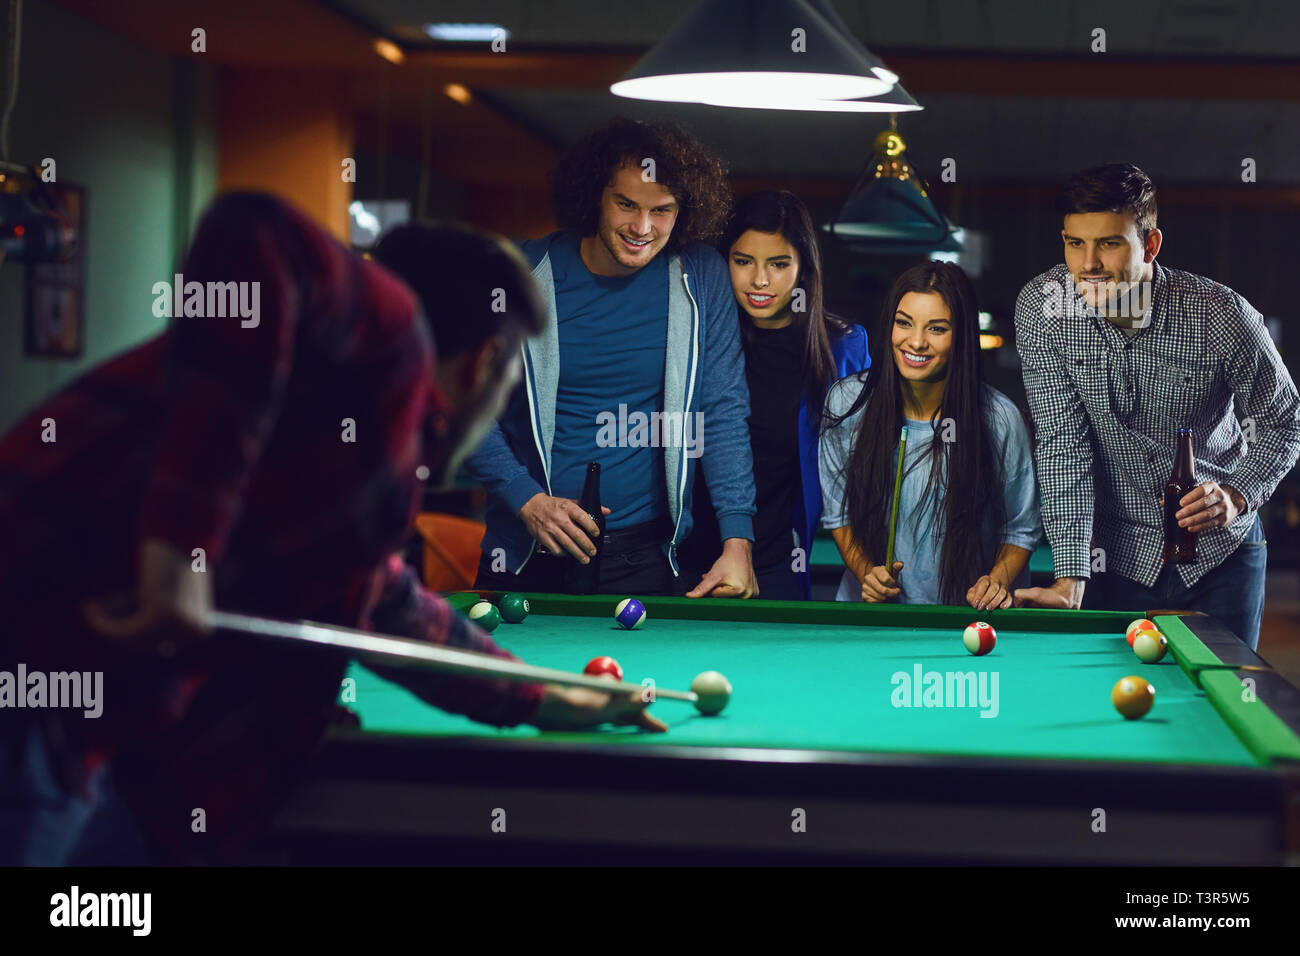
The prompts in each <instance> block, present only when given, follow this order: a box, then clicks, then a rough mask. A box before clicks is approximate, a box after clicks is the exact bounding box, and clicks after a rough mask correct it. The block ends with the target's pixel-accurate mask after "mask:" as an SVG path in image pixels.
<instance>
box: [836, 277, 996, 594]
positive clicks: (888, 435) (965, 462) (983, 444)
mask: <svg viewBox="0 0 1300 956" xmlns="http://www.w3.org/2000/svg"><path fill="white" fill-rule="evenodd" d="M909 292H922V293H927V292H933V293H938V294H939V295H940V296H942V297H943V300H944V302H945V303H946V304H947V306H948V310H949V314H950V316H951V318H952V329H953V342H952V351H951V353H950V354H949V360H948V377H947V379H946V381H945V382H944V388H943V401H942V403H941V405H940V407H939V409H937V410H936V411H935V413H934V416H933V417H932V418H931V419H930V425H931V426H932V427H933V428H934V439H933V440H932V441H931V444H930V447H929V449H927V451H926V453H925V455H924V456H923V457H922V458H919V459H917V460H916V464H915V465H914V466H913V467H920V466H922V465H923V463H924V462H925V461H926V460H927V459H928V460H929V464H930V475H929V479H928V481H927V482H926V487H925V492H924V494H923V496H922V501H923V502H930V501H932V500H933V498H934V496H935V495H937V494H940V493H942V494H943V507H942V509H941V510H940V512H939V514H941V515H942V517H943V521H944V527H943V528H942V529H933V533H934V534H936V535H937V534H939V533H942V535H943V544H942V546H941V551H940V559H939V593H940V595H941V598H942V600H943V601H944V603H945V604H963V603H965V595H966V591H967V589H968V588H969V587H970V586H971V585H973V584H974V583H975V582H976V581H977V580H978V579H979V578H980V576H981V575H983V574H985V573H987V571H988V569H989V568H990V567H992V564H993V558H994V556H995V555H996V553H997V543H996V542H995V543H994V544H993V546H992V548H990V544H989V542H990V537H991V535H992V534H997V535H1000V534H1001V532H1002V529H1003V528H1004V527H1005V525H1006V501H1005V499H1004V497H1003V481H1002V466H1001V461H1002V450H1001V449H1000V448H998V447H997V443H996V442H995V441H994V438H993V432H992V429H991V428H990V427H989V421H988V411H989V399H990V394H991V392H990V390H989V389H988V388H986V386H985V384H984V374H983V370H982V369H981V366H980V350H979V305H978V302H977V300H976V298H975V289H974V287H973V286H972V285H971V281H970V278H969V277H967V275H966V273H965V272H964V271H962V269H961V267H960V266H957V265H953V264H951V263H944V262H926V263H923V264H921V265H918V266H913V267H912V268H911V269H908V270H907V271H906V272H904V273H903V274H902V275H900V276H899V277H898V279H897V281H895V282H894V286H893V288H892V289H891V290H890V293H889V297H888V298H887V299H886V300H885V307H884V309H882V310H881V313H880V320H879V325H878V328H877V330H876V334H875V337H874V338H873V339H872V343H873V346H872V349H871V367H870V368H869V369H868V370H867V371H866V372H864V373H861V375H860V376H859V377H860V378H861V379H862V380H863V382H864V387H863V389H862V392H861V394H859V395H858V397H857V399H856V400H855V401H854V403H853V406H852V407H851V408H850V409H849V410H848V411H847V412H846V413H845V414H844V415H843V416H842V417H840V418H838V419H834V420H833V421H834V422H835V423H836V424H838V423H839V422H843V421H844V420H845V419H847V418H849V417H851V416H852V415H853V414H854V413H855V412H857V411H858V410H860V409H861V410H863V414H862V418H861V421H860V422H859V423H858V426H857V429H856V434H855V435H854V438H853V450H852V451H851V452H850V454H849V457H848V459H847V461H846V462H845V475H844V479H845V481H844V497H845V504H846V507H847V511H848V518H849V526H850V528H851V529H852V533H853V538H854V541H855V542H856V543H857V545H858V547H859V548H861V549H862V552H863V553H864V554H865V555H867V556H868V558H869V559H870V560H872V561H873V563H880V562H883V561H884V560H885V549H886V547H885V545H886V537H887V535H888V533H889V509H890V505H891V503H892V501H893V494H894V470H895V462H896V454H897V451H898V435H899V431H900V430H901V429H902V426H903V424H904V419H905V414H904V405H903V379H902V377H901V376H900V375H899V374H898V368H897V366H896V365H895V363H894V355H893V344H892V343H893V328H894V316H895V313H896V312H897V311H898V304H899V303H900V302H901V301H902V299H903V296H905V295H907V293H909ZM941 419H942V420H943V421H942V422H941ZM948 419H951V420H952V422H953V428H952V434H953V437H954V440H952V441H943V440H940V436H941V432H942V431H944V430H945V423H946V420H948ZM925 511H926V509H925V508H918V509H916V512H914V513H913V514H912V515H910V516H905V515H902V514H900V515H899V520H900V521H902V520H912V521H916V520H918V516H919V515H920V514H921V513H924V512H925ZM904 573H906V569H904Z"/></svg>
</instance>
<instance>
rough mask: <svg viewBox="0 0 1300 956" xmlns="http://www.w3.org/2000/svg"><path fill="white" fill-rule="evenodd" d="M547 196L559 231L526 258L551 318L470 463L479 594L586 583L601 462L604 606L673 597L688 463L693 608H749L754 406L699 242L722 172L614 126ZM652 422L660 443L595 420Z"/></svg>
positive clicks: (593, 137)
mask: <svg viewBox="0 0 1300 956" xmlns="http://www.w3.org/2000/svg"><path fill="white" fill-rule="evenodd" d="M552 186H553V189H552V196H551V199H552V204H553V206H554V209H555V218H556V220H557V221H558V222H559V224H560V227H561V228H560V229H559V230H557V231H556V232H553V233H551V234H549V235H547V236H545V237H543V238H541V239H534V240H529V241H526V242H524V243H522V245H521V248H522V250H523V253H524V255H525V257H526V258H527V259H528V261H529V263H530V264H531V265H532V267H533V273H532V274H533V277H534V278H535V279H536V280H537V283H538V286H539V288H540V289H541V293H542V301H543V304H544V307H545V309H546V315H547V318H548V322H547V324H546V327H545V329H544V331H543V332H542V333H541V334H540V335H536V336H533V337H532V338H530V339H529V340H528V342H527V343H526V344H525V346H524V370H523V375H524V381H523V382H522V383H520V385H519V386H518V387H517V388H516V389H515V391H514V394H513V395H512V397H511V400H510V403H509V405H508V406H507V408H506V411H505V413H504V414H503V415H502V416H501V418H500V420H499V422H498V423H497V424H496V425H494V426H493V427H492V428H491V429H490V430H489V432H488V434H487V436H486V437H485V438H484V440H483V443H482V445H480V446H479V449H478V451H476V452H475V453H474V454H473V455H472V456H471V457H470V458H469V459H468V461H467V465H468V468H469V471H470V473H471V475H473V477H474V478H476V479H477V480H478V481H480V482H482V483H483V485H484V486H485V487H486V488H487V491H488V505H487V514H486V523H487V531H486V533H485V534H484V536H483V544H482V556H481V558H480V561H479V567H478V576H477V579H476V581H475V586H476V587H480V588H492V589H495V590H506V591H509V590H522V591H564V592H568V591H572V590H574V589H576V588H578V587H580V585H578V584H577V583H576V582H574V580H573V574H572V572H573V571H574V570H575V568H576V565H575V564H574V562H575V561H577V562H580V563H582V564H587V563H589V561H590V556H591V555H593V554H595V553H596V552H595V548H594V547H593V544H592V541H591V538H592V537H594V536H595V535H596V532H597V528H596V524H595V522H594V521H592V520H591V519H590V518H589V517H587V516H586V515H585V514H584V513H583V512H582V509H581V508H579V507H578V503H577V501H576V500H575V499H576V498H577V496H578V495H579V493H580V492H581V490H582V487H583V481H584V478H585V475H586V468H587V464H588V463H589V462H591V461H596V462H599V463H600V465H601V467H602V472H601V484H600V491H601V504H602V505H603V506H605V508H606V509H607V510H608V518H607V521H606V531H605V538H604V541H603V542H602V546H601V560H600V566H599V567H600V571H599V574H600V580H599V581H597V582H596V583H595V591H596V593H606V594H623V595H634V594H639V595H647V594H672V593H678V592H680V590H682V588H679V586H678V584H677V580H678V578H679V572H680V568H679V564H678V561H677V549H678V548H679V547H680V546H681V543H682V541H683V540H684V539H685V538H686V537H687V535H689V534H690V531H691V491H692V488H693V482H692V478H693V476H694V474H695V468H696V463H697V459H698V460H700V461H702V462H703V463H704V466H705V467H704V470H705V475H706V478H707V479H708V483H709V490H710V491H711V492H712V495H713V503H714V508H715V512H716V515H717V518H718V524H719V526H720V527H721V529H722V542H721V554H715V555H714V556H713V558H712V559H711V560H712V564H711V566H710V567H709V568H708V569H707V570H706V571H704V572H703V576H702V577H701V578H700V579H699V581H698V583H694V587H693V588H692V589H691V590H690V591H688V592H687V595H686V596H687V597H739V598H747V597H753V596H754V595H755V593H756V591H757V584H756V582H755V580H754V567H753V560H752V547H753V538H754V532H753V514H754V491H753V485H752V477H753V470H752V467H751V463H750V450H749V434H748V431H747V430H746V427H745V419H746V417H747V416H748V415H749V392H748V390H747V389H746V387H745V375H744V369H743V366H742V361H741V353H740V340H739V335H738V331H737V327H736V317H735V303H734V300H733V299H732V297H731V284H730V282H728V281H727V270H726V268H725V267H724V265H723V263H722V259H721V257H720V256H719V255H718V253H717V252H716V251H714V250H713V249H711V248H709V247H708V246H707V245H705V244H704V242H703V241H702V240H708V239H711V238H713V237H714V236H715V235H716V234H717V232H718V230H719V229H720V228H721V227H722V225H723V223H724V222H725V221H726V215H727V210H728V208H729V207H730V204H731V190H730V187H729V185H728V184H727V180H726V174H725V170H724V169H723V166H722V163H721V162H720V161H719V160H718V159H717V158H716V157H715V156H713V155H712V154H711V153H709V152H708V151H707V150H706V149H705V148H704V146H703V145H701V144H700V143H699V142H698V141H697V140H696V139H695V138H694V137H692V136H691V135H690V134H688V133H687V132H686V131H685V130H684V129H682V128H681V127H679V126H677V125H675V124H670V123H643V122H637V121H633V120H629V119H623V118H617V119H614V120H611V121H610V122H608V123H606V124H604V125H603V126H600V127H597V128H596V129H594V130H592V131H590V132H589V133H588V134H587V135H586V136H584V137H583V138H582V139H581V140H580V141H579V142H578V143H576V144H575V145H574V146H573V147H572V148H571V149H570V150H569V151H568V152H567V153H566V154H565V155H564V157H563V158H561V160H560V162H559V164H558V165H557V167H556V169H555V170H554V173H553V175H552ZM661 414H662V415H663V421H664V422H665V423H672V424H669V425H665V427H664V428H663V429H662V430H661V431H660V433H659V434H658V435H657V436H656V435H655V434H654V433H653V430H650V434H646V432H647V429H646V428H641V429H639V430H638V429H637V428H636V427H635V426H633V427H631V428H629V429H628V430H627V433H626V435H620V434H610V432H616V431H617V429H615V428H613V427H611V426H609V425H606V424H602V420H603V419H604V420H608V419H609V418H613V419H619V420H621V419H624V418H625V415H626V420H627V421H631V420H632V418H631V416H640V415H644V416H645V419H646V421H647V422H650V421H653V420H654V419H655V417H656V416H658V415H661ZM697 425H698V426H700V427H697ZM683 429H684V430H685V431H684V433H683ZM539 549H541V550H542V551H544V552H545V553H538V551H539ZM685 583H686V584H687V585H689V584H691V583H692V582H690V581H687V582H685Z"/></svg>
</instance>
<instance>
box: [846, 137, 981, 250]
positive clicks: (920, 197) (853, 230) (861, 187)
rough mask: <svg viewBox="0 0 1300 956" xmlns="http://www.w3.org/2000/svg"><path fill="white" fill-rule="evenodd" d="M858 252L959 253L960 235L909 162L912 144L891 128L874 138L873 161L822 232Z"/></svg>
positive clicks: (868, 164) (868, 163)
mask: <svg viewBox="0 0 1300 956" xmlns="http://www.w3.org/2000/svg"><path fill="white" fill-rule="evenodd" d="M822 228H823V229H825V230H826V231H827V232H829V233H830V234H831V235H833V236H835V237H836V238H838V239H843V240H846V241H848V242H849V243H850V244H851V245H853V246H854V247H855V248H861V249H863V250H866V251H872V252H898V253H925V252H960V251H961V250H962V249H963V248H964V246H963V244H962V241H961V235H962V233H961V230H960V229H959V228H957V227H956V226H954V225H953V224H952V223H950V222H949V221H948V219H947V217H945V216H944V215H943V214H942V213H940V212H939V210H938V209H936V208H935V206H934V203H933V202H932V201H931V200H930V195H929V192H928V190H927V189H926V185H925V182H924V181H923V180H922V179H921V177H920V175H919V174H918V173H917V172H916V171H915V170H914V169H913V168H912V165H911V163H910V162H909V161H908V159H907V144H906V143H905V142H904V141H903V137H902V136H900V135H899V132H898V130H897V129H894V128H893V127H892V126H891V127H890V128H889V129H887V130H884V131H882V132H881V133H880V134H879V135H878V136H877V137H876V139H875V143H874V144H873V147H872V157H871V159H870V160H868V161H867V165H866V167H865V168H864V169H863V170H862V173H861V175H860V176H858V181H857V182H856V183H855V184H854V186H853V189H852V191H851V192H850V193H849V197H848V199H846V200H845V201H844V205H843V207H841V209H840V211H839V213H838V214H837V215H836V217H835V218H834V219H832V220H831V221H830V222H829V223H828V224H827V225H825V226H823V227H822Z"/></svg>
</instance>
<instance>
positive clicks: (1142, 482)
mask: <svg viewBox="0 0 1300 956" xmlns="http://www.w3.org/2000/svg"><path fill="white" fill-rule="evenodd" d="M1056 205H1057V211H1058V212H1059V213H1060V214H1061V215H1062V216H1063V217H1064V228H1063V229H1062V230H1061V237H1062V239H1063V240H1064V242H1065V263H1064V264H1063V265H1058V266H1055V267H1053V268H1052V269H1049V270H1048V271H1047V272H1044V273H1043V274H1042V275H1040V276H1038V277H1037V278H1036V279H1034V280H1033V281H1032V282H1030V283H1029V284H1028V285H1026V286H1025V287H1024V289H1022V290H1021V292H1020V296H1019V298H1018V299H1017V300H1016V340H1017V347H1018V348H1019V351H1020V358H1021V362H1022V364H1023V366H1024V377H1025V391H1026V392H1027V393H1028V397H1029V407H1030V410H1031V412H1032V413H1033V417H1034V425H1035V428H1036V430H1037V441H1036V449H1035V461H1036V464H1037V466H1038V478H1039V483H1040V486H1041V489H1042V494H1043V525H1044V528H1045V530H1046V532H1047V539H1048V543H1049V544H1050V545H1051V548H1052V557H1053V561H1054V563H1055V574H1056V583H1055V585H1054V586H1053V587H1050V588H1026V589H1022V590H1018V591H1016V593H1015V599H1016V604H1017V605H1018V606H1029V607H1052V608H1078V607H1090V608H1113V609H1133V608H1154V607H1177V608H1189V609H1194V610H1199V611H1204V612H1205V613H1207V614H1209V615H1211V616H1212V617H1214V618H1216V619H1217V620H1219V621H1220V622H1222V623H1223V624H1224V625H1225V626H1227V627H1228V628H1229V629H1230V630H1231V631H1232V632H1233V633H1234V634H1236V635H1238V636H1239V637H1241V638H1242V640H1244V641H1245V642H1246V643H1247V644H1248V645H1249V646H1250V647H1251V649H1252V650H1253V649H1254V648H1256V647H1257V646H1258V644H1259V622H1260V617H1261V615H1262V613H1263V608H1264V568H1265V564H1266V559H1267V549H1266V542H1265V540H1264V532H1263V527H1262V525H1261V523H1260V519H1259V514H1258V511H1259V508H1260V506H1261V505H1263V504H1264V502H1265V501H1267V500H1268V498H1269V496H1270V495H1271V494H1272V493H1273V489H1274V488H1276V487H1277V484H1278V482H1279V481H1281V480H1282V477H1283V476H1284V475H1285V474H1286V473H1287V472H1288V471H1289V470H1290V469H1291V467H1292V465H1294V464H1295V461H1296V457H1297V454H1300V398H1298V397H1297V394H1296V387H1295V383H1294V382H1293V381H1292V379H1291V376H1290V374H1288V372H1287V369H1286V366H1284V365H1283V364H1282V359H1281V357H1280V356H1279V355H1278V352H1277V349H1276V347H1275V346H1274V345H1273V343H1272V340H1271V339H1270V338H1269V337H1268V334H1267V332H1266V331H1265V328H1264V322H1263V319H1262V317H1261V316H1260V314H1259V312H1257V311H1256V310H1255V309H1254V308H1252V307H1251V305H1250V303H1248V302H1247V301H1246V300H1245V299H1243V298H1242V297H1241V296H1240V295H1238V294H1237V293H1235V292H1233V291H1232V290H1231V289H1229V288H1227V287H1226V286H1222V285H1220V284H1218V283H1217V282H1214V281H1212V280H1210V279H1205V278H1202V277H1201V276H1198V275H1193V274H1192V273H1189V272H1180V271H1177V270H1174V269H1166V268H1164V267H1162V266H1159V265H1157V264H1156V261H1155V260H1156V256H1157V255H1158V254H1159V252H1160V242H1161V234H1160V230H1159V229H1157V228H1156V198H1155V187H1154V186H1153V185H1152V183H1151V180H1150V179H1149V178H1148V177H1147V175H1146V174H1145V173H1144V172H1142V170H1140V169H1138V168H1137V167H1136V166H1133V165H1130V164H1127V163H1116V164H1112V165H1108V166H1100V167H1096V168H1094V169H1088V170H1084V171H1082V172H1078V173H1075V174H1074V175H1073V176H1071V177H1070V179H1069V181H1068V182H1067V183H1066V184H1065V186H1064V187H1063V188H1062V189H1061V192H1060V194H1059V195H1058V197H1057V203H1056ZM1238 414H1240V415H1241V416H1242V420H1241V422H1240V423H1239V422H1238V419H1237V416H1238ZM1180 426H1186V427H1189V428H1190V429H1191V430H1192V439H1193V474H1194V476H1195V477H1196V478H1197V479H1198V480H1199V481H1200V484H1199V485H1198V486H1197V487H1196V488H1194V489H1193V490H1192V491H1191V492H1189V493H1188V494H1186V495H1184V496H1183V498H1182V499H1181V501H1180V502H1179V504H1180V505H1181V508H1180V509H1179V511H1178V513H1177V517H1178V523H1179V525H1181V526H1182V527H1184V528H1187V529H1189V530H1191V531H1194V532H1197V534H1198V535H1199V537H1198V539H1197V544H1196V561H1195V562H1194V563H1191V564H1169V565H1165V564H1163V563H1162V554H1163V548H1164V512H1163V507H1162V503H1161V495H1162V493H1163V490H1164V486H1165V482H1166V481H1167V480H1168V478H1169V475H1170V473H1171V471H1172V470H1173V456H1174V449H1175V435H1176V431H1177V429H1178V428H1179V427H1180ZM1094 572H1095V573H1094ZM1085 582H1088V586H1087V598H1086V599H1085V597H1084V592H1085Z"/></svg>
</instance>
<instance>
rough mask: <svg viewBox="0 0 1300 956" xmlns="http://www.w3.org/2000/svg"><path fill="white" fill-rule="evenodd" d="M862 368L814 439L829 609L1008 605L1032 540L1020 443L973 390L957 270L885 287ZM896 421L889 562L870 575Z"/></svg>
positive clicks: (968, 307) (1025, 448) (976, 382)
mask: <svg viewBox="0 0 1300 956" xmlns="http://www.w3.org/2000/svg"><path fill="white" fill-rule="evenodd" d="M874 342H875V348H874V350H873V353H872V362H871V368H870V370H869V371H868V372H866V373H865V374H862V375H857V376H853V377H851V378H846V379H844V380H843V381H840V382H838V383H836V384H835V385H834V386H833V387H832V388H831V390H830V394H829V395H828V396H827V401H826V415H827V419H828V424H827V427H826V428H825V429H824V430H823V432H822V438H821V470H822V489H823V496H824V498H825V505H824V514H823V517H822V523H823V525H824V526H825V527H827V528H829V529H831V533H832V534H833V535H834V536H835V543H836V544H837V545H838V546H839V549H840V553H841V555H843V557H844V563H845V564H846V565H848V569H849V570H848V571H846V572H845V575H844V579H843V581H842V582H841V584H840V591H839V594H837V595H836V597H837V599H839V600H846V601H856V600H862V601H876V602H878V601H888V600H891V599H897V600H898V601H900V602H902V603H907V604H969V605H970V606H971V607H974V608H977V609H980V610H983V609H988V608H1002V607H1010V605H1011V602H1012V592H1013V590H1014V589H1015V587H1017V586H1024V585H1025V583H1027V572H1026V568H1027V566H1028V563H1029V555H1030V554H1031V553H1032V552H1033V549H1034V548H1035V547H1037V545H1038V541H1039V539H1040V538H1041V536H1042V522H1041V519H1040V516H1039V509H1038V489H1037V485H1036V482H1035V479H1034V466H1033V458H1032V456H1031V453H1030V444H1029V435H1028V431H1027V429H1026V428H1025V423H1024V419H1023V418H1022V417H1021V415H1020V412H1019V410H1018V409H1017V408H1016V406H1015V404H1014V403H1013V402H1012V401H1011V400H1010V399H1009V398H1007V397H1006V396H1005V395H1003V394H1002V393H1000V392H998V391H996V390H995V389H993V388H991V387H990V386H988V385H985V384H984V377H983V373H982V370H981V367H980V349H979V306H978V304H977V302H976V299H975V290H974V288H973V287H972V285H971V281H970V279H969V278H968V277H967V275H966V273H965V272H964V271H962V269H961V267H959V266H956V265H952V264H949V263H941V262H927V263H924V264H922V265H918V266H914V267H913V268H911V269H908V270H907V271H906V272H904V273H903V274H902V275H901V276H899V277H898V280H897V281H896V282H895V283H894V286H893V289H892V290H891V291H890V293H889V297H888V298H887V299H886V301H885V308H884V309H883V310H882V312H881V317H880V326H879V331H878V333H877V334H876V336H875V339H874ZM903 425H906V426H907V445H906V451H905V453H904V461H903V473H904V474H903V483H902V488H901V492H900V500H899V509H898V526H897V535H896V539H895V549H894V553H895V557H896V560H895V562H894V565H893V567H892V568H886V567H884V566H883V563H884V561H885V553H886V549H887V539H888V535H889V520H890V507H891V504H892V500H893V492H894V477H895V471H896V468H897V463H898V445H899V433H900V431H901V429H902V426H903Z"/></svg>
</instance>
